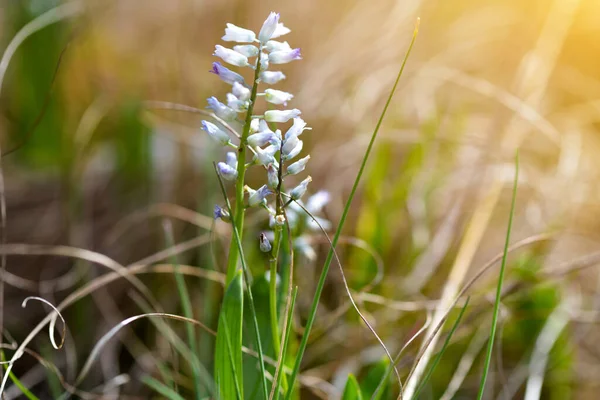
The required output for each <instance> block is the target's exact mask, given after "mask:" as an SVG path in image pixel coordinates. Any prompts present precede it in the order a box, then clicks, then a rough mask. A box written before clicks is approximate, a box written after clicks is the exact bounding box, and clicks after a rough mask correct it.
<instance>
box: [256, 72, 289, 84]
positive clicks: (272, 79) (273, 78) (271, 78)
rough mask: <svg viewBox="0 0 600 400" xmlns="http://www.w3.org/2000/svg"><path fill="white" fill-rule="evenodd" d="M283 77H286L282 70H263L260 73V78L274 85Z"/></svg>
mask: <svg viewBox="0 0 600 400" xmlns="http://www.w3.org/2000/svg"><path fill="white" fill-rule="evenodd" d="M283 79H285V75H284V74H283V72H281V71H262V72H261V73H260V80H261V81H262V82H264V83H266V84H268V85H274V84H276V83H277V82H279V81H281V80H283Z"/></svg>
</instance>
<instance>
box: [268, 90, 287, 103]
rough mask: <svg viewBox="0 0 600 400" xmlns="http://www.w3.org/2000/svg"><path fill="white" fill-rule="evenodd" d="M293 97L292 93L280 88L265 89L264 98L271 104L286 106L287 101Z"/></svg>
mask: <svg viewBox="0 0 600 400" xmlns="http://www.w3.org/2000/svg"><path fill="white" fill-rule="evenodd" d="M293 98H294V95H293V94H291V93H288V92H284V91H282V90H276V89H267V90H265V100H267V101H268V102H269V103H272V104H283V105H284V106H287V102H288V101H290V100H291V99H293Z"/></svg>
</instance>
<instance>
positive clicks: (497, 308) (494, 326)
mask: <svg viewBox="0 0 600 400" xmlns="http://www.w3.org/2000/svg"><path fill="white" fill-rule="evenodd" d="M518 182H519V153H517V154H516V156H515V179H514V182H513V190H512V200H511V204H510V214H509V215H508V228H507V229H506V240H505V242H504V253H503V254H502V264H500V276H499V277H498V286H497V287H496V301H495V302H494V314H493V316H492V329H491V332H490V339H489V341H488V348H487V354H486V357H485V364H484V367H483V375H482V376H481V383H480V384H479V394H478V395H477V400H481V399H482V398H483V392H484V391H485V382H486V380H487V376H488V373H489V371H490V364H491V362H492V351H493V350H494V338H495V337H496V329H497V327H498V314H499V311H500V299H501V297H502V281H503V280H504V272H505V270H506V256H507V255H508V245H509V243H510V232H511V229H512V223H513V217H514V215H515V203H516V200H517V184H518Z"/></svg>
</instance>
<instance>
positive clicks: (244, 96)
mask: <svg viewBox="0 0 600 400" xmlns="http://www.w3.org/2000/svg"><path fill="white" fill-rule="evenodd" d="M231 93H233V95H234V96H235V97H237V98H238V99H240V100H242V101H248V100H250V95H251V93H250V89H248V88H247V87H246V86H244V85H242V84H240V83H238V82H234V84H233V86H232V88H231Z"/></svg>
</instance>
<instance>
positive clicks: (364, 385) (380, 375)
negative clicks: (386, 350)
mask: <svg viewBox="0 0 600 400" xmlns="http://www.w3.org/2000/svg"><path fill="white" fill-rule="evenodd" d="M389 367H390V360H389V359H388V358H387V357H385V358H383V359H381V361H379V362H377V363H376V364H374V365H373V366H371V368H369V371H368V372H367V376H365V378H364V379H362V380H361V383H360V388H361V391H362V395H363V397H365V398H367V399H372V400H378V399H385V398H387V397H388V396H387V395H388V387H389V383H390V380H389V374H388V373H387V372H388V368H389ZM382 379H385V382H384V383H383V384H382V385H381V387H380V388H379V390H378V389H377V388H378V387H379V385H380V382H381V380H382Z"/></svg>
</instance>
